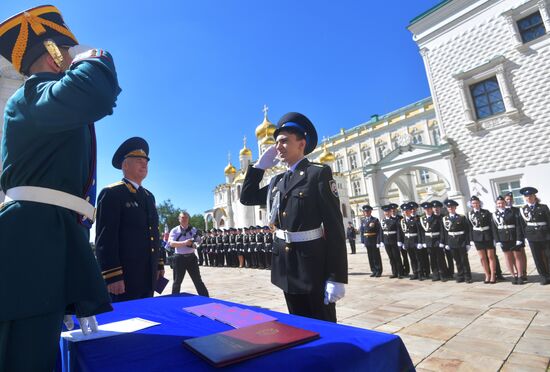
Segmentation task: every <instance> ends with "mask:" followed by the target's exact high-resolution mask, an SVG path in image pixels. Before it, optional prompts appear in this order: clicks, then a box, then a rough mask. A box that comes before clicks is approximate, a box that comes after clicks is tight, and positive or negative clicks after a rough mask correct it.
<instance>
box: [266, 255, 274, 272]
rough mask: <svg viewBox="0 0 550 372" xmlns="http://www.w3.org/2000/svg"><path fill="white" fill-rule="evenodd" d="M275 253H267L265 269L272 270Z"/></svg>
mask: <svg viewBox="0 0 550 372" xmlns="http://www.w3.org/2000/svg"><path fill="white" fill-rule="evenodd" d="M272 255H273V253H272V252H271V251H267V252H265V268H266V269H271V256H272Z"/></svg>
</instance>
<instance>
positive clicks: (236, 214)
mask: <svg viewBox="0 0 550 372" xmlns="http://www.w3.org/2000/svg"><path fill="white" fill-rule="evenodd" d="M408 29H409V30H410V31H411V33H412V34H413V40H414V41H415V42H416V43H417V45H418V47H419V52H420V55H421V56H422V58H423V60H424V64H425V69H426V76H427V80H428V83H429V86H430V92H431V97H430V98H426V99H423V100H421V101H419V102H416V103H413V104H410V105H408V106H406V107H403V108H400V109H398V110H396V111H393V112H390V113H388V114H385V115H382V116H377V115H375V116H373V117H371V118H370V119H369V120H368V121H366V122H364V123H361V124H359V125H355V126H350V128H349V129H340V130H339V132H338V133H336V134H334V135H333V136H331V137H330V138H328V139H325V140H324V141H323V142H322V143H321V144H320V145H319V147H318V148H317V149H316V150H315V151H314V152H313V153H312V154H310V155H309V156H308V158H309V159H310V160H313V161H319V162H321V163H325V164H329V165H330V166H331V167H332V170H333V172H334V176H335V180H336V181H337V183H338V188H339V191H340V196H341V209H342V215H343V217H344V221H345V222H347V221H350V220H351V221H353V222H354V223H355V224H356V226H357V224H358V222H359V217H360V208H361V206H362V205H363V204H370V205H371V206H372V207H374V209H375V211H377V212H379V209H380V206H381V205H383V204H386V203H389V202H395V203H397V204H400V203H401V202H403V201H407V200H414V201H416V202H419V203H420V202H423V201H429V200H433V199H438V200H443V199H445V198H451V199H454V200H456V201H458V203H459V204H460V206H461V207H460V209H461V210H462V211H464V207H465V206H466V204H467V200H468V199H469V198H470V196H472V195H477V196H478V197H479V198H480V199H481V200H482V201H484V202H485V207H486V208H489V209H493V208H494V200H495V198H496V197H497V196H498V195H501V194H504V193H506V192H513V193H514V196H515V202H516V204H521V203H522V197H521V195H519V189H520V188H521V187H524V186H534V187H536V188H537V189H539V194H538V195H539V197H540V199H542V201H543V202H546V203H548V202H550V165H549V162H550V145H549V141H550V94H549V92H550V74H549V73H548V71H550V7H549V5H548V1H547V0H446V1H442V2H441V3H439V4H438V5H437V6H435V7H434V8H432V9H429V10H427V11H426V12H425V13H423V14H421V15H419V16H418V17H416V18H415V19H413V20H412V21H411V23H410V24H409V26H408ZM274 128H275V127H274V126H273V124H271V123H270V122H269V120H268V119H267V113H266V115H265V117H264V121H263V122H262V123H261V124H260V125H259V126H258V128H257V129H256V140H257V145H258V154H261V153H262V151H264V150H265V148H266V147H267V146H269V145H270V144H272V143H273V142H274V139H273V137H272V133H273V130H274ZM335 131H337V129H335ZM252 161H253V159H252V151H251V150H250V149H249V148H247V147H246V143H245V146H244V147H243V149H242V150H241V152H240V156H239V164H238V165H239V169H237V168H236V167H235V166H233V165H232V164H231V162H230V163H229V164H228V166H227V167H226V168H225V177H226V179H225V183H222V184H220V185H218V186H216V188H215V189H214V206H213V208H212V209H211V210H208V211H206V212H205V214H204V216H205V219H212V220H213V221H214V226H217V227H230V226H234V227H242V226H249V225H265V224H266V211H265V207H247V206H243V205H242V204H240V203H239V196H240V191H241V188H242V182H243V180H244V176H245V174H244V172H245V170H246V168H247V166H248V164H249V163H250V162H252ZM283 170H284V169H283V168H281V167H278V168H275V169H274V170H271V171H269V174H267V176H266V177H264V183H265V182H267V180H268V179H269V178H270V176H273V175H274V174H276V173H277V172H282V171H283Z"/></svg>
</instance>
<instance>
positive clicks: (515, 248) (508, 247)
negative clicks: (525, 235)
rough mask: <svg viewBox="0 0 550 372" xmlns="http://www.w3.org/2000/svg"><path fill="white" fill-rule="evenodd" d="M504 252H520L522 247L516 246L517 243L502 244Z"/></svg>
mask: <svg viewBox="0 0 550 372" xmlns="http://www.w3.org/2000/svg"><path fill="white" fill-rule="evenodd" d="M501 243H502V251H503V252H518V251H520V250H521V245H516V242H515V241H512V240H511V241H509V242H501Z"/></svg>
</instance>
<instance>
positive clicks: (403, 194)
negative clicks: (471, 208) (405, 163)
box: [382, 166, 450, 204]
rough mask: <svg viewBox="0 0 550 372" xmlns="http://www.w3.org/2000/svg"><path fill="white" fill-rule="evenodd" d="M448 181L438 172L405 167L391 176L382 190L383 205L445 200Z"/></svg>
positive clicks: (448, 187)
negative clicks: (408, 201) (410, 201)
mask: <svg viewBox="0 0 550 372" xmlns="http://www.w3.org/2000/svg"><path fill="white" fill-rule="evenodd" d="M449 190H450V185H449V181H448V180H447V179H446V178H445V177H444V176H443V175H442V174H441V173H439V172H438V171H436V170H434V169H431V168H428V167H421V166H416V167H407V168H405V169H401V170H399V171H398V172H396V173H395V174H393V175H392V176H391V177H390V178H389V179H388V180H387V182H386V184H385V186H384V189H383V193H382V195H383V197H382V201H383V203H384V204H387V203H397V204H400V203H402V202H404V201H407V200H412V201H416V202H417V203H419V202H424V201H430V200H434V199H438V200H443V199H446V198H447V193H448V191H449Z"/></svg>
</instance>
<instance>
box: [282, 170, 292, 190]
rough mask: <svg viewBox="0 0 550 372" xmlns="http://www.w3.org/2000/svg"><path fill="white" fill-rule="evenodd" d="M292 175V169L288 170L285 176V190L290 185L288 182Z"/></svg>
mask: <svg viewBox="0 0 550 372" xmlns="http://www.w3.org/2000/svg"><path fill="white" fill-rule="evenodd" d="M291 177H292V171H290V170H288V171H286V173H285V175H284V177H283V187H284V188H285V190H286V188H287V186H288V183H289V182H290V178H291Z"/></svg>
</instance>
